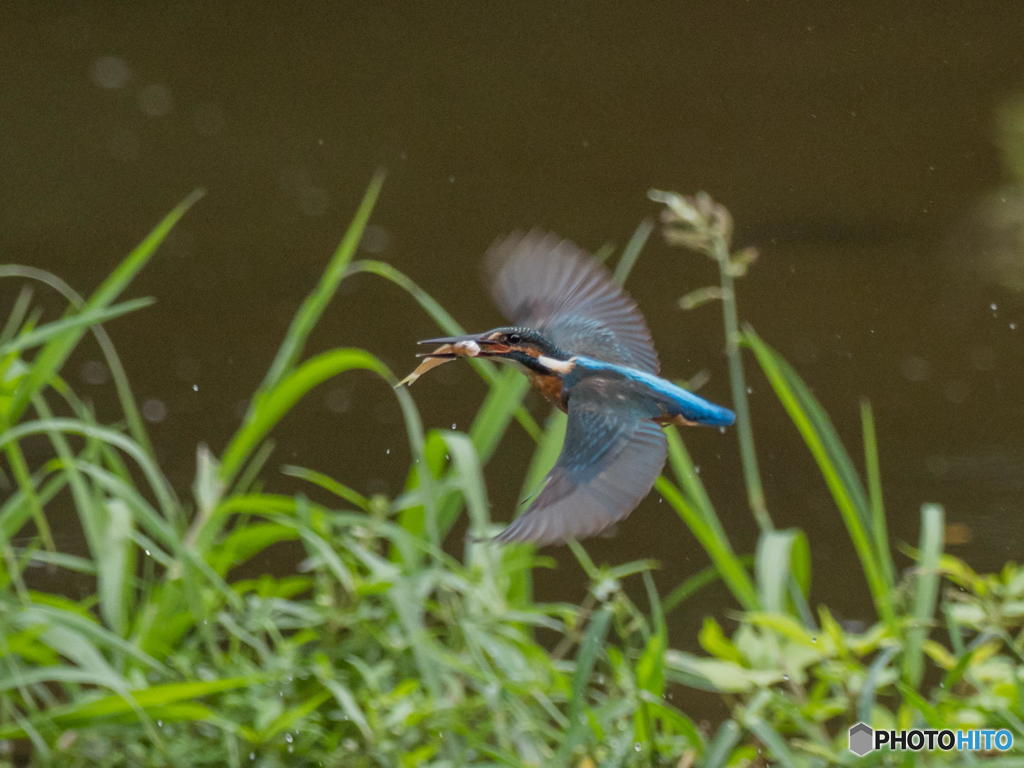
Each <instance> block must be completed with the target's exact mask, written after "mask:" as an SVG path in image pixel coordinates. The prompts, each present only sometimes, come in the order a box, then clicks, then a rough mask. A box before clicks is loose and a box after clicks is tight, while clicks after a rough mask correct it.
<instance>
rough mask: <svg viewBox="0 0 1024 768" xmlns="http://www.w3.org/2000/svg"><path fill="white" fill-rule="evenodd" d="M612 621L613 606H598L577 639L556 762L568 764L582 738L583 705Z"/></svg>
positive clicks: (583, 734) (584, 732)
mask: <svg viewBox="0 0 1024 768" xmlns="http://www.w3.org/2000/svg"><path fill="white" fill-rule="evenodd" d="M611 620H612V609H611V608H610V607H609V606H604V607H602V608H600V609H599V610H598V611H597V612H596V613H595V614H594V615H593V616H592V617H591V619H590V623H589V626H588V627H587V632H586V634H585V635H584V636H583V640H582V641H581V642H580V648H579V652H578V653H577V655H576V668H575V670H574V671H573V676H572V698H571V699H570V700H569V723H570V725H569V732H568V733H567V734H566V735H565V740H564V741H563V742H562V746H561V748H560V749H559V750H558V755H557V756H556V758H555V764H556V765H568V764H569V758H570V757H572V754H573V750H575V749H576V747H577V746H578V745H579V744H580V743H581V742H583V740H584V738H585V735H586V729H587V721H586V719H585V718H584V716H583V713H584V709H585V708H586V701H587V688H588V686H589V684H590V676H591V674H592V673H593V671H594V665H595V664H596V663H597V658H598V656H599V654H600V652H601V646H602V645H603V644H604V638H605V635H606V634H607V633H608V626H609V625H610V624H611Z"/></svg>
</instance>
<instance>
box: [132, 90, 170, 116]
mask: <svg viewBox="0 0 1024 768" xmlns="http://www.w3.org/2000/svg"><path fill="white" fill-rule="evenodd" d="M139 109H141V110H142V112H143V114H146V115H148V116H149V117H163V116H164V115H167V114H170V113H171V111H172V110H173V109H174V98H173V97H172V96H171V92H170V90H168V88H167V87H166V86H163V85H159V84H156V83H154V84H152V85H147V86H146V87H145V88H143V89H142V90H141V91H139Z"/></svg>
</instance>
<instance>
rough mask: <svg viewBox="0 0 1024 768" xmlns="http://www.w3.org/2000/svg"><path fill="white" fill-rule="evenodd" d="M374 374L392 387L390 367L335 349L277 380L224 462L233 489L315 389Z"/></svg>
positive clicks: (362, 352)
mask: <svg viewBox="0 0 1024 768" xmlns="http://www.w3.org/2000/svg"><path fill="white" fill-rule="evenodd" d="M352 370H363V371H371V372H373V373H376V374H377V375H378V376H380V377H381V378H382V379H384V380H385V381H387V382H389V383H392V384H393V383H394V380H395V378H394V376H393V375H392V374H391V371H390V370H388V368H387V366H385V365H384V364H383V363H381V362H380V361H379V360H378V359H377V358H376V357H374V356H373V355H371V354H370V353H369V352H366V351H365V350H362V349H356V348H343V349H334V350H330V351H328V352H324V353H322V354H319V355H317V356H316V357H313V358H310V359H309V360H307V361H306V362H305V363H303V364H302V365H301V366H300V367H299V368H297V369H296V370H294V371H291V372H290V373H288V374H287V375H286V376H284V377H282V378H281V379H279V380H277V381H276V382H275V384H274V385H273V387H272V388H270V389H267V390H265V391H263V392H261V393H260V394H259V395H258V396H257V397H256V398H255V399H254V400H253V403H252V406H251V407H250V409H249V415H248V417H247V418H246V419H245V421H244V422H243V423H242V426H241V427H239V429H238V431H237V432H236V433H235V434H234V436H233V437H232V438H231V441H230V442H229V443H228V447H227V448H226V449H225V450H224V454H223V456H222V457H221V462H220V476H221V479H222V480H223V481H224V484H225V486H230V484H231V482H232V480H234V478H235V477H236V475H237V474H238V472H239V471H240V470H241V469H242V466H243V465H244V464H245V462H246V461H247V460H248V459H249V457H250V456H251V455H252V453H253V451H255V450H256V448H257V447H258V446H259V444H260V443H261V442H262V441H263V439H264V438H265V437H266V436H267V434H268V433H269V432H270V430H271V429H273V427H274V426H275V425H276V424H277V422H279V421H280V420H281V419H282V418H284V416H285V414H287V413H288V411H289V410H291V409H292V407H293V406H294V405H295V404H296V403H297V402H298V401H299V400H301V399H302V397H303V396H304V395H305V394H306V393H307V392H309V391H310V390H311V389H313V388H314V387H316V386H318V385H319V384H322V383H323V382H325V381H327V380H328V379H330V378H332V377H334V376H337V375H338V374H340V373H344V372H346V371H352Z"/></svg>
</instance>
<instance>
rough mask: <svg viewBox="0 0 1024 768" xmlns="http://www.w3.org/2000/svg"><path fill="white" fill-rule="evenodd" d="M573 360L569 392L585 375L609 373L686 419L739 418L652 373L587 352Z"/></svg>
mask: <svg viewBox="0 0 1024 768" xmlns="http://www.w3.org/2000/svg"><path fill="white" fill-rule="evenodd" d="M573 360H574V362H575V367H574V369H573V371H572V372H571V373H570V374H569V375H568V376H567V377H566V381H565V385H566V386H568V387H569V391H570V393H571V391H572V386H573V384H574V383H575V382H576V381H579V380H580V379H581V378H583V377H587V376H607V377H609V379H611V380H613V381H614V380H619V381H623V382H628V383H629V385H631V386H628V392H629V395H630V396H633V397H637V396H641V397H649V398H650V400H651V404H652V405H657V406H660V407H661V408H662V409H664V411H665V412H666V413H667V415H669V416H682V417H683V418H684V419H686V420H687V421H692V422H695V423H697V424H706V425H708V426H714V427H728V426H730V425H732V424H733V423H734V422H735V421H736V414H734V413H733V412H732V411H730V410H729V409H728V408H723V407H722V406H720V405H715V404H714V403H712V402H710V401H709V400H705V399H704V398H703V397H700V396H698V395H695V394H693V393H692V392H688V391H687V390H685V389H683V388H682V387H677V386H676V385H675V384H673V383H672V382H671V381H668V380H667V379H663V378H661V377H660V376H656V375H654V374H653V373H647V372H646V371H640V370H637V369H636V368H630V367H627V366H623V365H617V364H615V363H608V362H605V361H604V360H597V359H595V358H593V357H587V356H586V355H576V356H575V357H574V358H573ZM637 385H638V386H637ZM570 396H571V395H570Z"/></svg>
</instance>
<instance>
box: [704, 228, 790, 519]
mask: <svg viewBox="0 0 1024 768" xmlns="http://www.w3.org/2000/svg"><path fill="white" fill-rule="evenodd" d="M713 249H714V251H713V256H714V258H715V261H717V262H718V271H719V275H720V282H721V286H722V320H723V322H724V324H725V355H726V357H727V358H728V360H729V386H730V387H731V388H732V405H733V408H735V409H736V436H737V438H738V439H739V443H740V463H741V464H742V466H743V482H744V485H745V486H746V488H747V501H748V503H749V504H750V511H751V513H752V514H753V515H754V520H755V521H756V522H757V526H758V527H759V528H760V529H761V531H762V532H765V531H772V530H774V529H775V526H774V525H773V524H772V519H771V516H770V515H769V514H768V505H767V504H766V503H765V497H764V486H763V485H762V483H761V472H760V470H759V469H758V466H757V451H756V449H755V448H754V429H753V427H752V426H751V423H750V402H749V400H748V399H747V384H746V378H745V377H744V375H743V357H742V355H741V354H740V344H739V342H740V323H739V313H738V312H737V310H736V287H735V281H734V280H733V275H732V272H730V268H731V262H730V259H729V250H728V248H727V246H726V243H725V242H724V241H723V240H722V239H721V238H715V239H714V245H713Z"/></svg>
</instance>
